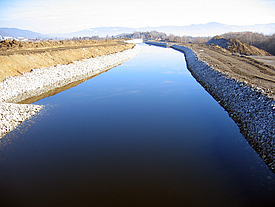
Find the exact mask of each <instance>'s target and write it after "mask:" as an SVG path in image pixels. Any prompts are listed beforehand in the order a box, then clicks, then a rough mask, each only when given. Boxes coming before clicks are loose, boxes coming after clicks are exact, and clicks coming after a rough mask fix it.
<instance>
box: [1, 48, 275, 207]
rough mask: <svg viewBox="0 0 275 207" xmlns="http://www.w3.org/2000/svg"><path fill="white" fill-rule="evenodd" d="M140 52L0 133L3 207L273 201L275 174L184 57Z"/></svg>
mask: <svg viewBox="0 0 275 207" xmlns="http://www.w3.org/2000/svg"><path fill="white" fill-rule="evenodd" d="M141 46H142V49H143V50H142V52H141V53H140V54H139V55H138V56H136V57H135V58H133V59H131V60H129V61H127V62H125V63H123V64H122V65H119V66H117V67H115V68H113V69H111V70H109V71H108V72H105V73H102V74H100V75H98V76H96V77H94V78H92V79H90V80H87V81H85V82H84V83H81V84H79V85H77V86H76V87H73V88H70V89H68V90H66V91H63V92H61V93H58V94H56V95H54V96H51V97H48V98H44V99H42V100H40V101H37V102H35V104H41V105H45V107H44V109H43V110H42V111H41V112H40V113H39V114H38V115H36V116H35V117H33V118H32V119H30V120H28V121H26V122H24V123H23V124H21V125H20V126H19V127H18V128H17V129H15V130H14V131H12V132H10V133H9V134H7V135H5V136H4V137H3V138H2V139H0V149H1V152H0V154H1V157H0V164H1V167H0V191H1V192H0V202H3V206H274V205H275V197H274V195H275V175H274V173H272V172H271V171H270V169H269V168H268V167H267V166H266V165H265V164H264V162H263V161H262V159H261V158H260V157H259V155H258V154H257V153H256V152H255V151H254V150H253V149H252V148H251V146H250V145H249V144H248V142H247V141H246V140H245V138H244V137H243V135H242V134H241V133H240V132H239V128H238V127H237V125H236V124H235V123H234V121H233V120H232V119H231V118H230V117H229V116H228V114H227V112H226V111H225V110H224V109H223V108H222V107H221V106H220V105H219V104H218V103H217V102H216V101H215V100H214V99H213V97H211V96H210V95H209V94H208V93H207V92H206V91H205V90H204V89H203V87H202V86H201V85H200V84H199V83H197V82H196V80H195V79H194V78H193V77H192V75H191V74H190V72H189V71H188V70H187V68H186V63H185V59H184V55H183V54H182V53H180V52H178V51H175V50H173V49H171V48H161V47H155V46H148V45H143V44H142V45H141Z"/></svg>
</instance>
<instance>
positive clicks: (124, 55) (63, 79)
mask: <svg viewBox="0 0 275 207" xmlns="http://www.w3.org/2000/svg"><path fill="white" fill-rule="evenodd" d="M140 51H141V47H140V46H135V47H134V48H133V49H129V50H125V51H123V52H118V53H114V54H110V55H104V56H98V57H96V58H90V59H84V60H82V61H75V62H73V63H72V64H68V65H56V66H52V67H48V68H41V69H34V70H32V72H30V73H25V74H23V76H14V77H10V78H7V79H5V80H4V81H2V82H1V83H0V121H1V122H0V138H1V137H2V136H3V135H4V134H6V133H8V132H9V131H11V130H12V129H14V128H15V127H16V126H17V125H18V124H20V123H21V122H23V121H25V120H26V119H28V118H30V117H31V116H33V115H35V113H37V112H38V111H39V110H40V109H41V108H42V106H39V105H29V104H14V103H18V102H20V101H22V100H25V99H28V98H31V97H35V96H39V95H41V94H43V93H46V92H48V91H50V90H53V89H55V88H59V87H62V86H66V85H68V84H69V83H73V82H75V81H79V80H82V79H85V78H89V77H92V76H94V75H97V74H99V73H102V72H104V71H106V70H108V69H110V68H113V67H115V66H117V65H119V64H121V63H123V62H125V61H127V60H129V59H131V58H133V57H134V56H136V55H137V54H138V53H139V52H140Z"/></svg>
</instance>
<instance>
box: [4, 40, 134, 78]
mask: <svg viewBox="0 0 275 207" xmlns="http://www.w3.org/2000/svg"><path fill="white" fill-rule="evenodd" d="M38 43H39V42H38ZM38 43H36V44H38ZM54 43H55V42H52V43H49V45H45V44H43V45H42V46H44V47H42V46H40V45H36V46H38V47H37V48H36V47H34V46H35V45H33V44H35V43H27V45H26V46H28V47H30V48H24V47H23V48H21V49H18V48H16V47H15V48H13V47H11V48H10V49H7V50H5V51H2V50H3V48H0V49H2V50H0V81H3V80H4V79H5V78H8V77H11V76H16V75H17V76H20V75H22V74H23V73H27V72H30V71H31V70H32V69H35V68H43V67H50V66H53V65H57V64H62V65H65V64H70V63H72V62H73V61H79V60H82V59H88V58H94V57H97V56H101V55H109V54H112V53H116V52H122V51H124V50H127V49H131V48H133V47H134V44H127V43H123V42H120V41H111V40H110V41H79V42H74V41H73V43H74V45H68V43H70V42H65V43H67V44H65V43H64V44H63V45H62V44H61V43H60V44H57V43H56V44H57V46H55V45H54ZM41 44H42V43H41ZM0 46H1V44H0ZM46 46H48V47H46Z"/></svg>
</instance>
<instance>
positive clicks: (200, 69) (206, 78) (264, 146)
mask: <svg viewBox="0 0 275 207" xmlns="http://www.w3.org/2000/svg"><path fill="white" fill-rule="evenodd" d="M171 47H172V48H174V49H176V50H179V51H182V52H183V53H184V54H185V57H186V62H187V65H188V69H189V70H190V72H191V73H192V75H193V76H194V77H195V78H196V80H197V81H198V82H199V83H200V84H201V85H202V86H203V87H204V88H205V89H206V90H207V91H208V92H209V93H210V94H211V95H212V96H213V97H214V98H215V99H216V100H217V101H218V102H219V103H220V105H221V106H223V107H224V108H225V110H226V111H227V112H228V113H229V115H230V117H231V118H232V119H233V120H234V121H235V122H236V123H237V124H238V126H239V128H240V130H241V132H242V134H243V135H244V136H245V137H246V139H247V140H248V142H249V143H250V145H251V146H252V147H253V148H254V149H255V150H256V151H257V152H258V154H259V155H260V156H261V157H262V159H263V160H264V162H265V163H266V164H267V165H268V166H269V167H270V169H271V170H272V171H273V172H275V101H274V100H273V99H271V98H268V97H267V96H265V95H264V94H262V93H261V90H259V88H254V87H252V86H249V85H247V84H246V83H244V82H242V81H238V80H237V79H233V78H232V77H230V76H228V75H226V74H224V73H222V72H219V71H217V70H215V69H213V68H212V67H211V66H210V65H209V64H208V63H206V62H204V61H202V60H200V59H199V58H198V56H197V54H196V52H194V51H193V50H192V49H190V48H188V47H184V46H179V45H173V46H171Z"/></svg>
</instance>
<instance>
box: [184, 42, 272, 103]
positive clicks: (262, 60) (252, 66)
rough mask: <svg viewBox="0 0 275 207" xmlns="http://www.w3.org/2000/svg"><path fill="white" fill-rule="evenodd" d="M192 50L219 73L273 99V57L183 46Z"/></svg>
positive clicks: (213, 47)
mask: <svg viewBox="0 0 275 207" xmlns="http://www.w3.org/2000/svg"><path fill="white" fill-rule="evenodd" d="M183 46H186V47H189V48H191V49H192V50H194V51H195V52H196V53H197V55H198V57H199V58H200V59H201V60H203V61H205V62H207V63H208V64H209V65H211V66H212V67H213V68H214V69H216V70H218V71H219V72H222V73H225V74H227V75H229V76H230V77H232V78H234V79H237V80H239V81H243V82H245V83H247V84H248V85H251V86H253V87H254V88H257V87H258V88H259V90H262V93H263V94H265V95H267V96H268V97H272V98H273V99H275V58H274V56H256V57H255V56H244V55H239V54H237V53H232V52H230V51H228V50H226V49H223V48H221V47H218V46H206V45H204V44H183Z"/></svg>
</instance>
